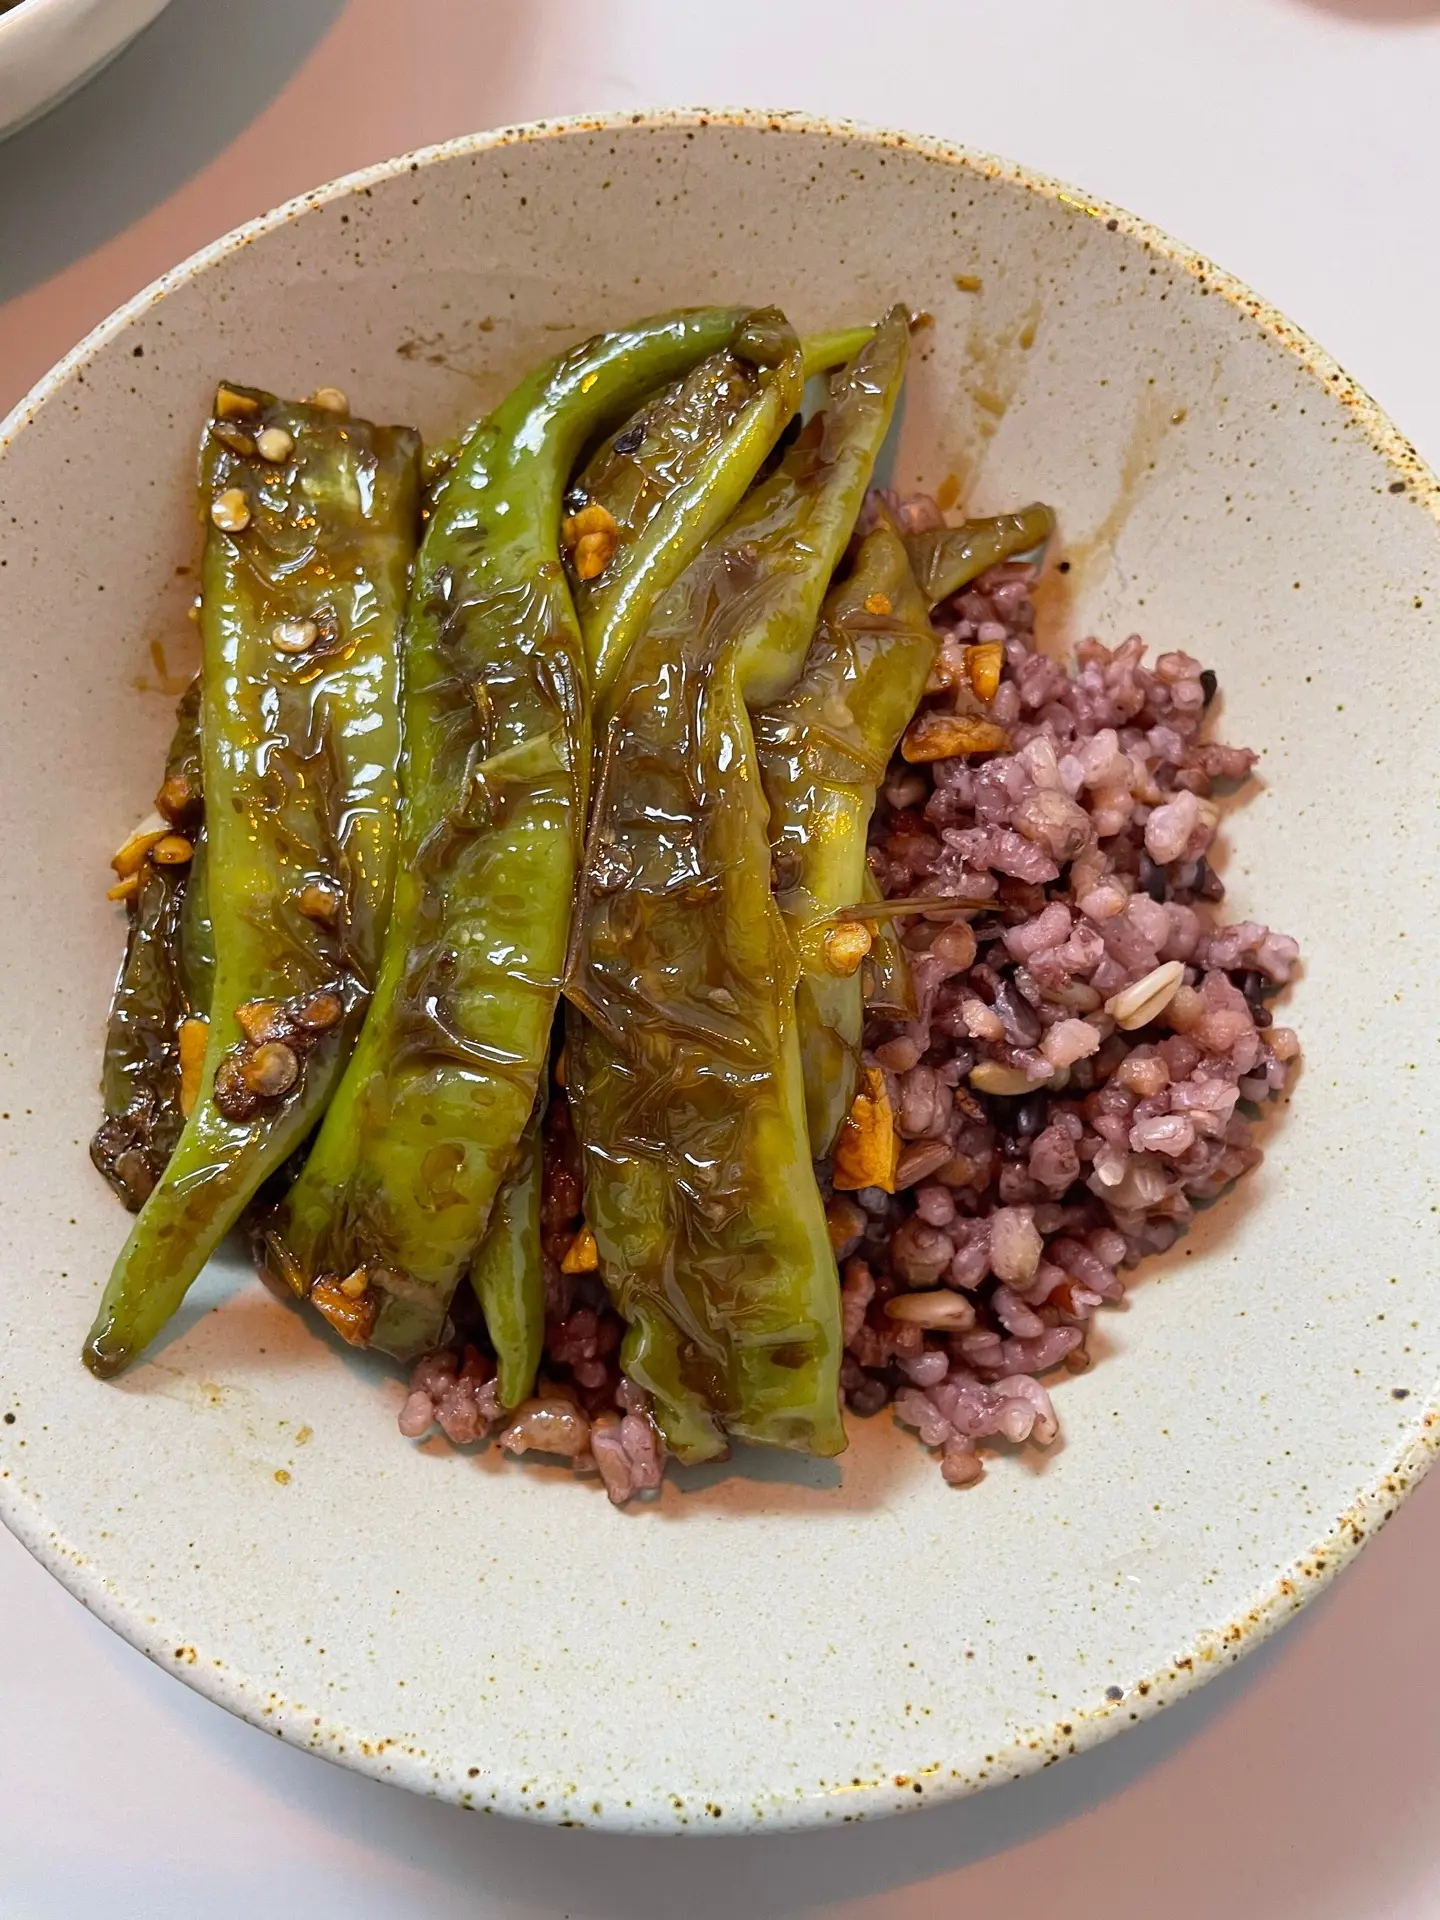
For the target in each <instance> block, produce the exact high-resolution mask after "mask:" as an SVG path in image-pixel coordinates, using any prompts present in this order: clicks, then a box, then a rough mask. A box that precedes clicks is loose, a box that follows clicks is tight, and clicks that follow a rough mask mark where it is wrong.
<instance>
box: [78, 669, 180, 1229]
mask: <svg viewBox="0 0 1440 1920" xmlns="http://www.w3.org/2000/svg"><path fill="white" fill-rule="evenodd" d="M199 747H200V681H199V679H198V677H197V678H196V679H195V680H193V681H192V682H191V684H190V685H189V687H187V688H186V690H185V693H184V695H183V697H182V699H181V701H180V705H179V707H178V709H177V711H176V716H175V734H174V738H173V739H172V741H171V743H170V751H169V754H168V756H167V758H166V763H165V784H164V786H162V787H161V789H160V793H159V795H158V796H157V800H159V801H163V802H165V804H166V805H167V806H168V807H169V808H170V811H171V814H172V816H173V817H172V819H171V820H170V824H171V825H172V826H175V827H177V828H178V827H181V826H183V827H184V828H185V829H186V830H187V831H193V828H194V825H195V823H196V822H197V821H198V819H199V812H200V786H201V782H200V767H199ZM139 883H140V884H139V888H138V891H137V892H136V894H135V896H134V899H133V901H132V903H131V912H130V928H129V934H128V937H127V939H126V944H125V960H124V964H123V966H122V967H121V969H120V977H119V979H118V980H117V981H116V983H115V996H114V999H113V1001H112V1002H111V1006H110V1024H109V1027H108V1029H107V1031H106V1036H105V1063H104V1067H103V1069H102V1075H101V1092H102V1096H103V1099H104V1104H105V1118H104V1120H103V1121H102V1122H101V1125H100V1127H99V1128H98V1130H97V1132H96V1134H95V1137H94V1139H93V1140H92V1141H91V1143H90V1157H91V1159H92V1160H93V1161H94V1163H95V1165H96V1167H97V1168H98V1169H99V1171H100V1172H101V1173H103V1174H104V1176H105V1178H106V1179H107V1180H108V1181H109V1182H110V1185H111V1186H112V1187H113V1188H114V1189H115V1191H116V1193H117V1194H119V1196H120V1198H121V1199H122V1200H123V1201H124V1202H125V1204H126V1206H127V1207H129V1208H130V1210H131V1211H132V1212H135V1211H137V1210H138V1209H139V1208H140V1207H141V1206H142V1205H143V1204H144V1202H145V1200H146V1198H147V1196H148V1195H149V1194H150V1192H151V1190H152V1188H153V1187H154V1185H155V1182H156V1181H157V1180H158V1179H159V1178H160V1175H161V1173H162V1172H163V1171H164V1168H165V1163H166V1162H167V1161H168V1160H169V1158H170V1155H171V1154H172V1153H173V1152H174V1150H175V1142H176V1141H177V1140H178V1139H179V1138H180V1129H181V1126H182V1125H183V1124H184V1122H183V1118H182V1115H181V1112H180V1056H179V1051H178V1047H177V1042H176V1035H177V1033H178V1031H179V1027H180V1022H181V1021H182V1020H183V1019H184V1018H185V1017H186V1015H187V1014H189V1013H191V1012H194V1011H197V1010H198V1011H200V1012H202V1013H203V1012H204V1010H205V1007H206V1004H207V1002H208V994H205V992H204V985H203V981H201V980H200V979H199V978H198V977H196V976H195V975H194V973H193V971H192V970H190V969H187V966H186V962H185V954H184V942H183V939H182V929H183V927H184V924H185V921H186V919H187V916H188V914H189V911H190V908H189V900H190V894H191V891H192V889H193V886H194V865H193V861H192V862H191V863H189V864H184V863H181V864H177V865H174V866H157V865H155V864H154V862H152V861H151V860H149V859H148V858H147V859H146V860H145V861H144V863H143V864H142V866H141V867H140V869H139ZM202 996H203V997H202Z"/></svg>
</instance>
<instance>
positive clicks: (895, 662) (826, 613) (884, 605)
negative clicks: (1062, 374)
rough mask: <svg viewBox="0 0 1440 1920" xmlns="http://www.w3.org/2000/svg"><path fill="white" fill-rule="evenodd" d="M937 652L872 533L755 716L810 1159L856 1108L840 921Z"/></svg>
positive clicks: (853, 1038) (895, 560) (858, 892)
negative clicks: (790, 969) (788, 953)
mask: <svg viewBox="0 0 1440 1920" xmlns="http://www.w3.org/2000/svg"><path fill="white" fill-rule="evenodd" d="M936 645H937V636H936V634H935V631H934V629H933V628H932V627H931V625H930V619H929V610H928V608H927V606H926V602H925V597H924V595H923V594H922V593H921V591H920V589H919V587H918V586H917V585H916V583H915V578H914V575H913V574H912V573H911V571H910V563H909V560H908V558H907V556H906V552H905V548H904V545H903V544H902V542H901V541H900V539H899V537H898V536H897V534H896V533H895V531H894V529H893V528H891V527H890V526H888V525H882V526H879V527H877V528H876V529H875V530H874V531H873V532H872V533H870V534H868V535H867V536H866V537H865V540H864V541H863V543H862V545H861V547H860V551H859V553H858V555H857V557H856V560H855V565H854V569H853V571H852V572H851V573H850V574H849V576H848V577H847V578H846V579H845V580H843V581H842V582H841V583H840V584H839V585H838V586H835V587H832V589H831V590H830V592H829V594H828V595H827V596H826V600H825V606H824V610H823V611H822V613H821V617H820V625H819V628H818V630H817V632H816V636H815V640H814V643H813V644H812V646H811V648H810V652H809V655H808V656H807V658H806V661H805V668H804V671H803V672H802V674H801V676H800V678H799V680H798V681H797V682H796V683H795V686H794V687H793V688H792V689H791V691H790V692H789V693H788V694H787V695H786V696H785V697H784V698H783V699H782V700H778V701H776V702H775V703H774V704H773V705H771V706H769V707H767V708H765V709H764V710H763V712H761V713H759V714H757V715H756V717H755V735H756V742H757V745H758V748H759V754H760V766H761V772H762V777H763V779H764V783H765V792H766V796H767V798H768V800H769V803H770V833H771V846H772V850H773V854H774V864H775V872H776V876H777V880H776V899H777V901H778V904H779V907H780V911H781V913H782V914H783V915H784V916H785V920H786V923H787V925H788V927H789V929H790V933H791V937H792V938H793V940H794V942H795V945H796V949H797V951H798V953H799V956H800V978H799V983H798V985H797V988H796V1012H797V1017H798V1020H799V1026H800V1052H801V1057H802V1059H803V1061H804V1068H805V1110H806V1115H807V1119H808V1124H809V1129H810V1144H811V1150H812V1152H813V1153H814V1155H815V1157H816V1158H817V1159H823V1158H824V1157H825V1156H826V1155H827V1154H828V1153H829V1151H830V1148H831V1145H832V1144H833V1142H834V1139H835V1136H836V1134H837V1133H838V1132H839V1130H840V1125H841V1123H842V1121H843V1120H844V1118H845V1116H846V1114H847V1113H848V1112H849V1111H850V1105H851V1102H852V1101H853V1100H854V1098H855V1089H856V1086H857V1084H858V1077H859V1061H860V1041H861V1033H862V1029H863V1026H864V1012H865V1009H864V980H863V975H862V967H861V960H862V957H863V956H861V955H860V954H859V953H858V952H857V953H855V954H854V955H853V956H852V955H845V954H843V953H842V951H841V946H842V941H843V937H844V931H845V929H844V927H843V925H842V923H841V921H840V920H839V918H838V916H839V915H840V914H841V913H842V912H843V910H844V909H845V908H847V907H853V906H856V905H858V904H860V903H861V902H862V901H863V899H864V895H865V878H866V871H867V869H866V863H865V843H866V836H867V834H868V832H869V827H870V816H871V814H872V813H873V812H874V809H875V796H876V793H877V791H878V790H879V786H880V782H881V781H882V780H883V779H884V777H885V769H886V767H887V766H888V765H889V763H890V757H891V755H892V754H893V753H894V751H895V748H896V746H897V744H898V743H899V740H900V736H901V734H902V733H903V732H904V730H905V727H906V725H907V724H908V722H909V720H910V718H911V716H912V715H913V713H914V711H915V708H916V707H917V706H918V705H919V702H920V696H921V694H922V693H923V692H924V689H925V682H926V679H927V678H928V676H929V673H930V669H931V666H932V664H933V663H934V659H935V651H936ZM865 944H868V942H867V943H865ZM852 958H853V961H854V964H851V959H852Z"/></svg>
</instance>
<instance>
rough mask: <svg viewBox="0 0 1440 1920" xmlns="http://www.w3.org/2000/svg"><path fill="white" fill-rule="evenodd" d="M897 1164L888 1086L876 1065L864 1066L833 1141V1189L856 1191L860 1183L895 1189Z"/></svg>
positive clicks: (897, 1147) (897, 1143) (888, 1190)
mask: <svg viewBox="0 0 1440 1920" xmlns="http://www.w3.org/2000/svg"><path fill="white" fill-rule="evenodd" d="M899 1166H900V1136H899V1134H898V1133H896V1131H895V1110H894V1108H893V1107H892V1105H891V1104H890V1090H889V1088H888V1087H887V1086H886V1084H885V1076H884V1074H883V1073H882V1072H881V1071H880V1069H879V1067H866V1068H865V1070H864V1074H863V1076H862V1085H861V1088H860V1091H859V1093H857V1094H856V1096H855V1104H854V1106H853V1107H851V1109H850V1111H849V1113H848V1114H847V1116H846V1119H845V1124H844V1126H842V1127H841V1129H840V1134H839V1138H838V1139H837V1140H836V1142H835V1152H834V1156H833V1160H832V1166H831V1172H832V1180H833V1184H834V1186H835V1187H836V1189H837V1190H839V1191H842V1192H848V1193H858V1192H859V1191H860V1190H861V1189H862V1188H863V1187H879V1188H880V1189H881V1190H882V1192H885V1193H893V1192H894V1191H895V1175H896V1173H897V1172H898V1170H899Z"/></svg>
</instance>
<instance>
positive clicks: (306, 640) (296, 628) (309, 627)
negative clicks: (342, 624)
mask: <svg viewBox="0 0 1440 1920" xmlns="http://www.w3.org/2000/svg"><path fill="white" fill-rule="evenodd" d="M319 638H320V629H319V627H317V626H316V624H315V622H314V621H313V620H277V621H276V622H275V624H274V626H273V627H272V628H271V629H270V642H271V645H272V646H274V647H275V648H276V649H277V650H278V651H279V652H281V653H308V652H309V651H310V649H311V647H313V646H314V644H315V642H316V641H317V640H318V639H319Z"/></svg>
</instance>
